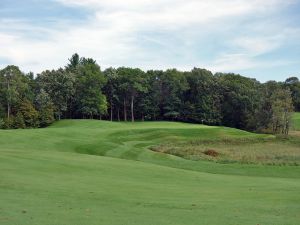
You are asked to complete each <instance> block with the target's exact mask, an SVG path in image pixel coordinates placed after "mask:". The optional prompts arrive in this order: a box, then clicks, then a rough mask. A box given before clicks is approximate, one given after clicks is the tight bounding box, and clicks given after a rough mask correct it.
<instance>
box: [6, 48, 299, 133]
mask: <svg viewBox="0 0 300 225" xmlns="http://www.w3.org/2000/svg"><path fill="white" fill-rule="evenodd" d="M0 85H1V86H0V127H1V128H6V129H9V128H34V127H45V126H48V125H49V124H51V123H52V122H53V121H54V120H55V119H56V120H60V119H62V118H67V119H69V118H74V119H76V118H90V119H107V120H112V121H128V120H130V121H135V120H176V121H184V122H194V123H203V124H208V125H224V126H230V127H236V128H240V129H245V130H251V131H263V132H273V133H284V134H287V133H288V130H289V127H290V117H291V113H292V111H293V110H297V111H299V110H300V82H299V79H298V78H296V77H291V78H288V79H287V80H286V81H285V82H275V81H269V82H267V83H260V82H258V81H257V80H255V79H250V78H246V77H243V76H240V75H236V74H231V73H216V74H212V73H211V72H210V71H208V70H205V69H199V68H194V69H193V70H191V71H187V72H181V71H178V70H176V69H169V70H166V71H161V70H149V71H147V72H144V71H142V70H140V69H138V68H135V69H133V68H125V67H120V68H117V69H115V68H108V69H106V70H104V71H101V69H100V66H99V65H98V64H97V63H96V61H95V60H93V59H91V58H84V57H82V58H80V57H79V55H78V54H74V55H73V56H72V57H71V58H70V59H69V63H68V64H67V65H66V67H65V68H63V69H62V68H60V69H58V70H51V71H49V70H46V71H44V72H42V73H40V74H37V76H36V77H34V75H33V74H32V73H29V74H24V73H22V72H21V71H20V69H19V68H18V67H16V66H7V67H6V68H4V69H2V70H0Z"/></svg>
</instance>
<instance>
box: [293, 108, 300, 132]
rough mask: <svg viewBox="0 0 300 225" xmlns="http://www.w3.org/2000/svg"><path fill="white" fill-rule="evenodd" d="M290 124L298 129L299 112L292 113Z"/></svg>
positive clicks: (299, 126)
mask: <svg viewBox="0 0 300 225" xmlns="http://www.w3.org/2000/svg"><path fill="white" fill-rule="evenodd" d="M292 124H293V128H294V129H295V130H297V131H300V112H297V113H294V115H293V118H292Z"/></svg>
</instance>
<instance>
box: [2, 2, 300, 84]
mask: <svg viewBox="0 0 300 225" xmlns="http://www.w3.org/2000/svg"><path fill="white" fill-rule="evenodd" d="M74 53H78V54H79V55H80V56H84V57H90V58H93V59H95V60H97V62H98V64H99V65H100V66H101V68H102V69H105V68H107V67H111V66H112V67H119V66H128V67H139V68H142V69H143V70H148V69H167V68H177V69H179V70H191V69H192V68H193V67H198V68H206V69H209V70H211V71H212V72H232V73H238V74H241V75H243V76H247V77H252V78H256V79H257V80H259V81H261V82H265V81H267V80H277V81H284V80H285V79H286V78H288V77H290V76H298V77H300V0H251V1H249V0H210V1H204V0H126V1H125V0H0V68H4V67H5V66H7V65H11V64H13V65H17V66H19V67H20V69H21V70H22V71H24V72H29V71H32V72H34V73H40V72H42V71H43V70H46V69H57V68H59V67H64V66H65V65H66V64H67V63H68V58H70V57H71V56H72V54H74Z"/></svg>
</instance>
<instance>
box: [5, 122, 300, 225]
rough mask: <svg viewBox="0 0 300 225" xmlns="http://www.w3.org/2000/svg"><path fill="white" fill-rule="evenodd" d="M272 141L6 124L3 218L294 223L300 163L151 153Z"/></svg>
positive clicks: (228, 132) (207, 132) (103, 126)
mask: <svg viewBox="0 0 300 225" xmlns="http://www.w3.org/2000/svg"><path fill="white" fill-rule="evenodd" d="M269 138H273V137H270V136H267V135H257V134H252V133H248V132H245V131H240V130H236V129H231V128H223V127H207V126H201V125H193V124H184V123H169V122H145V123H134V124H131V123H111V122H104V121H102V122H100V121H88V120H81V121H74V120H66V121H61V122H58V123H56V124H54V125H53V126H51V127H49V128H45V129H34V130H8V131H0V224H5V225H6V224H7V225H15V224H16V225H20V224H25V225H27V224H28V225H29V224H30V225H35V224H36V225H40V224H43V225H47V224H49V225H53V224H58V225H59V224H62V225H67V224H72V225H77V224H78V225H82V224H89V225H93V224H105V225H110V224H113V225H118V224H120V225H127V224H128V225H132V224H140V225H143V224H149V225H153V224H155V225H160V224H161V225H168V224H172V225H173V224H174V225H176V224H200V225H201V224H203V225H204V224H216V225H218V224H220V225H221V224H222V225H223V224H232V225H235V224H236V225H239V224H243V225H248V224H249V225H252V224H255V225H256V224H260V225H267V224H270V225H276V224H278V225H282V224H284V225H296V224H299V223H300V215H299V211H300V204H299V203H300V170H299V167H298V166H268V165H244V164H240V163H230V164H221V163H215V162H209V161H191V160H186V159H183V158H181V157H176V156H172V155H166V154H162V153H158V152H154V151H151V150H149V147H150V146H155V145H159V144H162V143H171V142H174V143H182V142H183V141H201V140H203V141H207V140H209V139H210V140H211V141H216V140H219V139H222V140H229V139H230V140H237V141H238V140H253V141H254V140H258V139H259V140H261V139H263V140H265V139H269ZM283 151H284V149H283Z"/></svg>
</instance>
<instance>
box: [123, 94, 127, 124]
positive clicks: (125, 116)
mask: <svg viewBox="0 0 300 225" xmlns="http://www.w3.org/2000/svg"><path fill="white" fill-rule="evenodd" d="M124 121H127V112H126V98H124Z"/></svg>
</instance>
